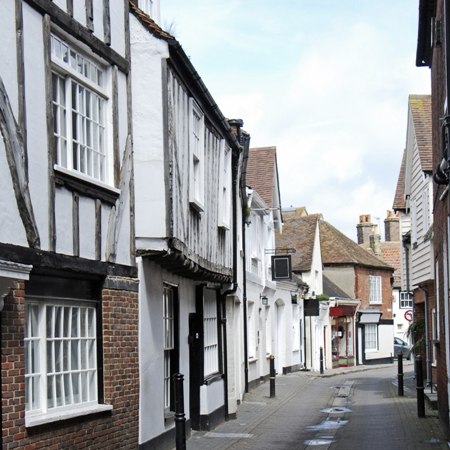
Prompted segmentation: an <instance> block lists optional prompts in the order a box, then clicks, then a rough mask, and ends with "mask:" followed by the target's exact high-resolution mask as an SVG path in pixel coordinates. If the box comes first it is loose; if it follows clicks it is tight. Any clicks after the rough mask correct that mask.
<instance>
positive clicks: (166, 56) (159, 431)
mask: <svg viewBox="0 0 450 450" xmlns="http://www.w3.org/2000/svg"><path fill="white" fill-rule="evenodd" d="M130 7H131V15H130V30H131V36H130V42H131V62H132V86H133V131H134V167H135V181H136V189H135V202H136V212H135V223H136V253H137V256H138V269H139V278H140V291H139V300H140V319H139V320H140V321H139V328H140V380H141V384H140V387H141V390H140V421H139V443H140V445H141V448H143V449H145V448H154V447H158V448H166V447H167V448H171V446H173V442H174V440H173V438H174V433H175V421H174V413H175V397H174V384H173V376H174V375H175V374H181V375H183V377H184V382H183V386H184V407H185V414H186V419H187V424H188V430H190V428H192V429H204V430H205V429H210V428H212V427H214V426H215V424H217V423H218V422H220V421H223V420H224V419H225V418H226V417H227V415H228V413H229V411H228V397H229V388H228V372H229V371H230V378H231V384H232V386H233V388H234V387H235V385H236V380H235V372H234V371H233V370H232V368H230V367H229V364H228V360H229V359H228V358H227V355H228V352H229V351H230V353H231V354H232V355H233V353H234V352H235V351H236V352H238V353H239V347H237V345H238V344H236V343H235V342H231V343H230V345H229V346H228V336H229V334H231V332H230V331H229V330H228V327H229V326H230V324H229V323H228V317H229V316H233V313H232V309H233V308H234V306H235V303H239V299H237V300H236V298H237V297H238V295H239V292H238V290H237V286H238V278H237V273H236V271H237V269H236V268H237V265H238V262H237V255H238V252H239V250H240V246H241V243H239V242H238V238H239V236H238V233H239V234H240V224H239V225H238V214H240V213H239V212H238V211H237V210H240V209H241V207H240V206H239V208H237V201H238V198H239V178H238V177H239V173H238V168H239V163H240V158H241V150H242V147H241V144H240V142H242V141H243V140H244V138H243V136H242V132H241V130H240V126H241V122H240V121H232V122H231V126H230V123H229V122H228V121H227V120H226V119H225V118H224V117H223V115H222V114H221V112H220V110H219V108H218V107H217V105H216V103H215V102H214V100H213V99H212V97H211V95H210V94H209V92H208V90H207V88H206V86H205V85H204V84H203V82H202V80H201V78H200V76H199V75H198V73H197V72H196V71H195V68H194V67H193V65H192V63H191V61H190V59H189V58H188V56H187V55H186V54H185V53H184V51H183V49H182V47H181V45H180V44H179V43H178V41H177V40H176V39H175V38H173V37H172V36H171V35H170V34H168V33H166V32H165V31H163V30H162V29H161V28H160V27H159V26H158V25H157V24H156V22H154V21H153V20H152V19H151V18H150V17H149V16H148V15H147V14H145V13H144V12H143V11H142V10H140V9H139V8H137V6H136V5H135V4H134V2H131V3H130ZM225 319H227V320H225ZM230 322H231V324H232V322H233V320H232V319H231V320H230ZM235 344H236V346H235ZM230 396H231V397H232V398H233V399H234V400H233V401H234V402H235V403H237V399H236V398H235V396H234V395H233V394H231V395H230ZM232 408H233V406H232Z"/></svg>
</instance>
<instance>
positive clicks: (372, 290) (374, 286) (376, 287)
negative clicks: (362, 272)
mask: <svg viewBox="0 0 450 450" xmlns="http://www.w3.org/2000/svg"><path fill="white" fill-rule="evenodd" d="M369 303H370V304H371V305H379V304H381V303H382V296H381V276H380V275H369Z"/></svg>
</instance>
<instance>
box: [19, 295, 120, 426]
mask: <svg viewBox="0 0 450 450" xmlns="http://www.w3.org/2000/svg"><path fill="white" fill-rule="evenodd" d="M25 309H26V312H25V318H26V320H25V323H26V325H25V399H26V407H25V408H26V411H25V426H27V427H29V426H37V425H42V424H45V423H50V422H54V421H56V420H62V419H69V418H72V417H77V416H80V415H85V414H91V413H93V412H97V411H104V410H111V409H112V406H110V405H100V404H99V403H98V379H97V377H98V363H97V329H96V314H97V313H96V308H95V305H93V304H92V302H88V301H86V302H81V301H66V300H62V299H51V300H50V299H42V298H39V299H37V298H36V299H33V298H29V299H27V300H26V306H25ZM49 324H50V327H49Z"/></svg>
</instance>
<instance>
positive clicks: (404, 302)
mask: <svg viewBox="0 0 450 450" xmlns="http://www.w3.org/2000/svg"><path fill="white" fill-rule="evenodd" d="M399 300H400V304H399V308H400V309H411V308H412V307H413V293H412V292H407V291H400V294H399Z"/></svg>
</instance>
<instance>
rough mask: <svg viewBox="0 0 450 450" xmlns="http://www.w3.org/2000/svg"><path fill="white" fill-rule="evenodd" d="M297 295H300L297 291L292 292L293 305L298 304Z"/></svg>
mask: <svg viewBox="0 0 450 450" xmlns="http://www.w3.org/2000/svg"><path fill="white" fill-rule="evenodd" d="M297 293H298V291H297V290H295V291H291V302H292V303H293V304H296V303H297Z"/></svg>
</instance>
